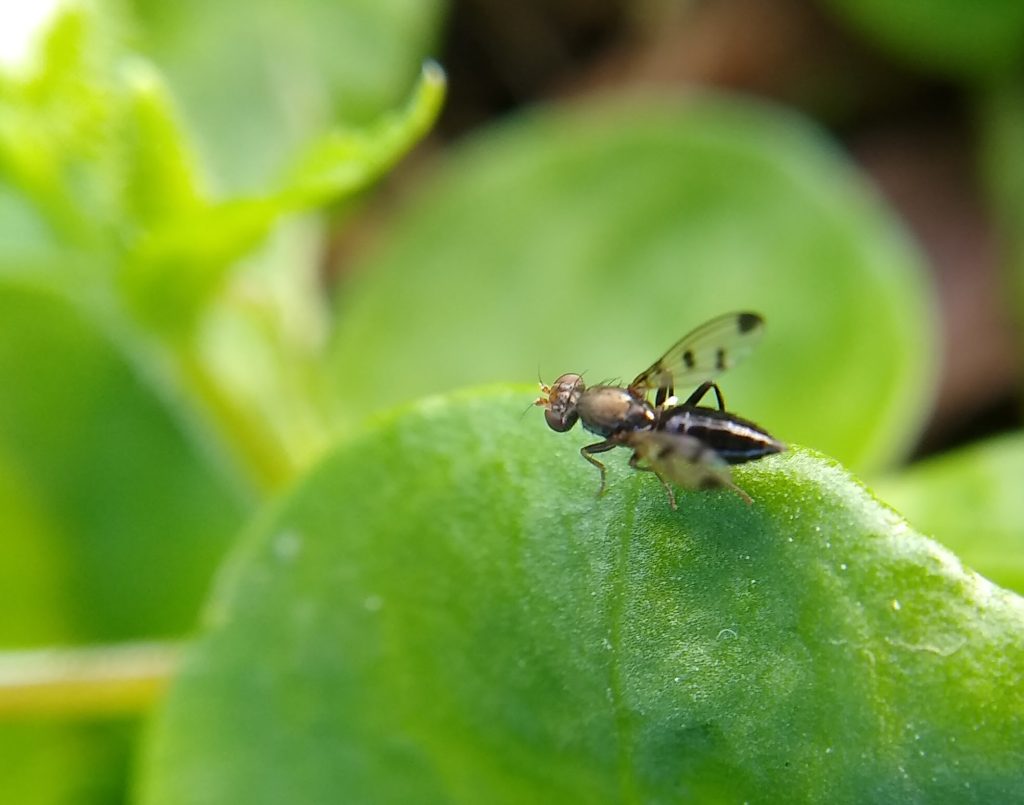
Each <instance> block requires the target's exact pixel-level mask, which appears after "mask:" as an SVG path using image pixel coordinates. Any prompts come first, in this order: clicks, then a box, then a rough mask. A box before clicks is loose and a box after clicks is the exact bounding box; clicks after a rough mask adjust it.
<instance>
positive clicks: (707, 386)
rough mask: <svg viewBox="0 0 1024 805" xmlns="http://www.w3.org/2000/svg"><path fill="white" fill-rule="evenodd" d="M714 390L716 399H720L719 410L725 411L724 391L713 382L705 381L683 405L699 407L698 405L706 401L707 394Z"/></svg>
mask: <svg viewBox="0 0 1024 805" xmlns="http://www.w3.org/2000/svg"><path fill="white" fill-rule="evenodd" d="M712 389H714V390H715V397H716V398H717V399H718V410H719V411H724V410H725V400H723V399H722V390H721V389H720V388H718V384H717V383H715V382H714V381H713V380H705V381H704V382H703V383H701V384H700V385H699V386H697V390H696V391H695V392H693V394H691V395H690V396H689V397H687V398H686V402H684V403H683V405H690V406H695V405H697V403H699V402H700V401H701V400H703V399H704V395H705V394H707V393H708V392H709V391H711V390H712Z"/></svg>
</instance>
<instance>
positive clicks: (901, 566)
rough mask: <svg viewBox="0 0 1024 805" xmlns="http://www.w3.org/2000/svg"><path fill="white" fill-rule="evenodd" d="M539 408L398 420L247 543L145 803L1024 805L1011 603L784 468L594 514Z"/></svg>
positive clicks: (457, 411)
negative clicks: (960, 804)
mask: <svg viewBox="0 0 1024 805" xmlns="http://www.w3.org/2000/svg"><path fill="white" fill-rule="evenodd" d="M530 399H531V397H530V395H529V394H527V393H508V392H502V391H492V392H486V393H474V394H466V395H461V396H457V397H453V398H448V399H433V400H428V401H426V402H423V403H419V404H417V405H415V406H413V407H412V408H410V409H407V410H405V411H404V412H402V413H400V414H398V415H396V416H394V417H392V418H390V419H388V420H385V421H383V422H380V423H378V425H377V426H376V427H374V428H373V429H371V430H370V431H369V432H367V433H365V434H364V435H363V436H361V437H359V438H358V439H356V440H354V441H352V442H351V443H349V444H347V445H345V446H342V447H341V448H339V449H338V450H337V452H335V453H334V454H333V455H332V456H330V457H329V458H328V459H327V460H326V461H325V462H324V463H323V464H322V465H321V466H320V467H319V468H318V469H316V470H315V471H314V472H313V473H312V474H311V476H310V477H309V478H308V479H307V480H306V481H305V482H304V483H303V484H302V485H300V486H299V487H298V488H297V489H296V490H295V491H294V493H293V494H292V495H291V496H290V497H289V498H288V499H287V500H285V501H284V502H283V504H282V505H281V507H280V508H279V509H278V510H277V512H276V513H275V514H274V515H273V516H270V517H268V518H267V519H265V520H264V521H263V522H262V524H261V525H260V526H259V527H258V528H257V529H256V531H255V533H253V534H252V535H251V539H250V540H249V542H248V543H247V544H246V545H245V546H244V548H243V549H242V550H240V551H239V552H238V553H237V555H236V556H235V559H234V561H233V563H232V564H231V567H230V571H229V572H228V573H227V574H226V575H225V577H224V578H223V580H222V581H223V583H222V584H221V586H220V590H219V592H218V594H217V595H216V596H215V600H214V603H213V605H212V607H211V609H210V611H209V612H208V617H207V631H206V633H205V635H204V636H203V637H201V638H200V640H199V642H198V645H197V646H196V648H195V650H194V651H193V652H192V654H191V657H190V659H189V660H188V662H187V664H186V668H185V671H184V673H183V674H182V676H181V677H180V678H179V680H178V682H177V684H176V686H175V688H174V690H173V692H172V694H171V696H170V700H169V702H168V703H167V706H166V710H165V712H164V713H163V716H162V718H161V719H160V722H159V725H158V727H157V730H156V735H155V742H154V745H153V748H152V751H151V752H150V754H149V757H148V759H147V762H146V764H145V765H146V775H145V782H144V792H145V793H144V796H143V802H144V803H148V805H162V803H175V804H176V805H178V804H180V803H184V804H185V805H189V804H191V803H219V802H229V801H232V802H250V803H261V802H268V803H269V802H280V801H283V800H284V799H288V800H291V801H302V802H305V803H314V804H315V803H319V802H325V803H326V802H336V801H338V799H339V798H343V799H346V800H349V801H370V800H372V801H409V800H410V799H414V800H415V801H417V802H467V803H475V802H485V801H508V802H514V801H574V802H623V801H640V802H644V801H646V802H650V801H699V802H708V801H742V800H745V799H749V800H751V801H756V800H758V799H759V798H762V797H763V796H764V792H766V791H771V792H784V793H785V797H786V799H787V800H789V801H818V802H821V801H850V802H852V801H936V800H940V799H943V798H946V797H948V796H950V795H951V794H954V792H955V794H954V795H955V796H956V798H957V800H958V801H978V802H992V801H1008V800H1009V799H1012V797H1013V794H1014V792H1019V791H1020V790H1021V787H1022V786H1024V771H1022V769H1024V751H1022V749H1021V747H1022V746H1024V685H1022V682H1024V680H1022V678H1021V677H1022V668H1024V628H1022V627H1024V602H1022V600H1021V599H1020V598H1018V597H1016V596H1015V595H1013V594H1012V593H1009V592H1006V591H1004V590H1001V589H999V588H998V587H995V586H993V585H992V584H990V583H989V582H987V581H985V580H984V579H982V578H981V577H979V576H977V575H975V574H974V573H972V572H970V571H968V570H965V569H964V568H963V567H962V566H961V565H960V563H959V562H958V561H957V560H956V559H955V558H954V557H953V556H952V555H951V554H950V553H948V552H947V551H946V550H944V549H942V548H941V547H939V546H938V545H936V544H935V543H933V542H931V541H929V540H927V539H925V538H923V537H921V536H920V535H918V534H916V533H915V532H914V531H912V530H911V529H910V528H909V527H908V526H907V524H906V523H905V522H903V521H902V520H901V519H900V517H899V516H898V515H896V514H895V513H894V512H893V511H891V510H889V509H887V508H886V507H884V506H882V505H880V504H879V503H878V502H877V501H876V500H875V499H874V498H872V497H871V496H870V495H869V494H868V493H867V492H866V491H865V490H864V489H863V488H862V487H861V486H860V485H859V484H857V483H856V482H855V481H853V480H852V479H851V478H850V477H849V476H848V475H847V474H846V473H845V472H844V471H843V470H842V469H840V468H839V467H838V466H836V465H835V464H833V463H831V462H829V461H826V460H824V459H822V458H819V457H817V456H815V455H814V454H812V453H809V452H807V451H805V450H801V449H795V450H793V451H792V452H791V453H787V454H784V455H781V456H776V457H772V458H769V459H764V460H762V461H760V462H758V463H756V464H752V465H749V466H747V467H740V468H737V471H736V476H737V480H738V482H739V483H741V484H742V486H743V487H744V488H745V489H746V490H747V491H749V492H750V494H751V496H752V497H753V498H754V501H755V502H754V504H753V505H752V506H749V507H748V506H746V505H745V504H744V503H743V502H742V501H740V500H738V499H737V498H735V497H734V496H733V495H731V494H729V493H728V492H711V493H680V499H679V503H680V509H679V511H678V512H673V511H671V510H670V509H669V508H668V507H667V505H666V504H665V500H664V496H663V494H662V491H661V489H660V488H659V486H658V484H657V482H656V480H654V479H653V478H651V477H650V476H648V475H643V474H640V473H635V472H631V471H629V470H628V469H627V468H626V467H625V466H624V465H625V456H621V457H612V458H610V460H609V464H610V469H611V476H610V491H609V493H608V494H607V496H606V497H604V498H602V499H595V498H594V496H593V491H594V486H595V481H596V478H595V477H594V476H595V474H596V473H595V472H594V470H593V468H592V467H590V466H589V465H587V463H586V462H584V461H583V460H582V459H581V458H580V456H579V454H578V452H577V450H578V447H579V446H580V444H582V443H583V440H584V439H585V438H586V437H585V436H582V435H581V436H579V438H578V439H577V440H574V439H573V438H570V436H571V435H568V434H554V433H551V432H549V431H548V430H547V428H546V427H545V426H544V424H543V422H541V421H540V419H541V418H540V416H539V414H538V413H537V412H535V411H531V412H530V413H529V415H528V416H525V417H524V416H523V415H522V413H523V410H524V408H526V406H527V403H528V402H529V400H530ZM750 413H756V411H752V412H750ZM780 436H783V437H785V436H786V434H785V433H782V434H780ZM617 459H618V460H617Z"/></svg>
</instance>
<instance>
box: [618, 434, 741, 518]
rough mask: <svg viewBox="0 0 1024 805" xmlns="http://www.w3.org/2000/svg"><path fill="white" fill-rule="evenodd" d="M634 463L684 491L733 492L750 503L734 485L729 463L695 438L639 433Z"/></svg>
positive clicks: (634, 445)
mask: <svg viewBox="0 0 1024 805" xmlns="http://www.w3.org/2000/svg"><path fill="white" fill-rule="evenodd" d="M630 446H631V447H632V448H633V451H634V453H635V457H634V459H633V461H634V462H635V463H636V466H638V467H640V468H641V469H647V470H651V471H653V472H654V473H655V474H657V476H658V477H659V478H661V479H662V481H671V482H672V483H674V484H676V485H677V486H681V487H682V488H683V489H691V490H702V489H720V488H726V489H731V490H732V491H734V492H735V493H736V494H738V495H739V496H740V497H741V498H743V499H744V500H745V501H746V502H747V503H748V504H749V503H751V500H750V496H749V495H747V493H746V492H744V491H743V490H742V489H740V488H739V487H738V486H736V485H735V484H734V483H733V482H732V476H731V475H730V473H729V464H728V463H727V462H726V461H725V459H724V458H722V457H721V456H720V455H718V453H716V452H715V451H714V450H713V449H712V448H710V447H708V446H707V445H706V444H705V443H704V442H702V441H701V440H700V439H698V438H696V437H694V436H688V435H686V434H683V433H666V432H665V431H658V430H653V431H639V432H637V433H634V434H633V435H632V438H631V440H630Z"/></svg>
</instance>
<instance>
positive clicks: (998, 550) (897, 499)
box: [878, 433, 1024, 592]
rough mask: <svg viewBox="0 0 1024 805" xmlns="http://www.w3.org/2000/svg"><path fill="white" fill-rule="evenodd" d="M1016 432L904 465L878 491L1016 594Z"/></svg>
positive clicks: (1023, 506)
mask: <svg viewBox="0 0 1024 805" xmlns="http://www.w3.org/2000/svg"><path fill="white" fill-rule="evenodd" d="M1021 478H1024V434H1019V433H1018V434H1014V435H1011V436H1005V437H1001V438H998V439H993V440H990V441H988V442H984V443H982V444H979V445H975V446H973V447H968V448H966V449H962V450H958V451H956V452H954V453H951V454H947V455H943V456H940V457H938V458H934V459H931V460H929V461H926V462H923V463H921V464H917V465H914V466H911V467H910V468H909V469H908V470H906V471H905V472H902V473H900V474H898V475H895V476H893V477H891V478H888V479H885V480H884V481H881V482H880V483H879V486H878V490H879V494H880V495H881V496H882V497H883V498H884V499H885V500H886V501H887V502H889V503H891V504H892V505H893V506H895V507H896V508H897V509H899V510H900V511H901V512H902V513H903V514H904V515H905V516H906V517H907V519H908V520H909V521H910V522H911V523H913V524H914V526H915V527H917V528H918V529H920V530H921V531H922V532H924V533H926V534H930V535H931V536H933V537H935V539H937V540H939V541H940V542H942V543H943V544H944V545H946V546H947V547H948V548H950V549H951V550H953V551H955V552H956V553H957V554H958V555H959V556H960V557H961V558H962V559H963V560H964V562H966V563H967V564H968V565H970V566H971V567H972V568H973V569H975V570H977V571H978V572H979V573H982V574H983V575H985V576H988V577H989V578H990V579H992V580H993V581H995V582H997V583H999V584H1002V585H1003V586H1005V587H1009V588H1011V589H1013V590H1016V591H1017V592H1024V499H1022V498H1021V494H1020V479H1021Z"/></svg>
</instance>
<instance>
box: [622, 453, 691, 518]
mask: <svg viewBox="0 0 1024 805" xmlns="http://www.w3.org/2000/svg"><path fill="white" fill-rule="evenodd" d="M639 460H640V454H639V453H633V455H631V456H630V457H629V466H630V467H632V468H633V469H634V470H640V472H653V473H654V474H655V475H656V476H657V477H658V480H659V481H661V485H662V486H663V487H665V494H666V495H668V505H669V506H671V507H672V511H677V510H678V509H679V507H678V506H677V505H676V493H675V492H674V491H673V489H672V485H671V484H670V483H669V482H668V481H666V480H665V479H664V477H662V474H661V473H660V472H658V471H657V470H656V469H654V467H641V466H640V464H639Z"/></svg>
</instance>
